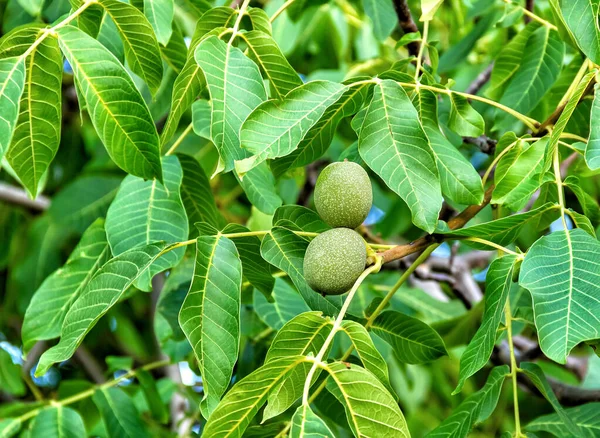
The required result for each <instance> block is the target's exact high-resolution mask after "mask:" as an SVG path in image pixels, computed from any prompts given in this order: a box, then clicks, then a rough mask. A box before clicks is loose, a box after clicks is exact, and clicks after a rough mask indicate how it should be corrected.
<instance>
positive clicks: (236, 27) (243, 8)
mask: <svg viewBox="0 0 600 438" xmlns="http://www.w3.org/2000/svg"><path fill="white" fill-rule="evenodd" d="M249 4H250V0H244V3H242V6H240V9H239V10H238V16H237V18H236V20H235V23H234V24H233V33H232V34H231V38H229V42H228V43H227V45H228V46H231V44H233V40H234V39H235V37H236V36H237V33H238V30H239V29H240V24H241V22H242V18H244V15H246V9H248V5H249Z"/></svg>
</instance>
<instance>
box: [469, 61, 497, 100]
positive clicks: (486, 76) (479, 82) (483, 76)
mask: <svg viewBox="0 0 600 438" xmlns="http://www.w3.org/2000/svg"><path fill="white" fill-rule="evenodd" d="M493 69H494V63H493V62H492V63H491V64H490V65H488V66H487V67H486V68H485V70H484V71H482V72H481V73H479V75H477V77H476V78H475V79H474V80H473V82H471V83H470V84H469V86H468V87H467V89H466V90H465V93H469V94H477V93H478V92H479V90H481V88H482V87H483V86H484V85H485V84H487V82H488V81H489V80H490V77H491V76H492V70H493Z"/></svg>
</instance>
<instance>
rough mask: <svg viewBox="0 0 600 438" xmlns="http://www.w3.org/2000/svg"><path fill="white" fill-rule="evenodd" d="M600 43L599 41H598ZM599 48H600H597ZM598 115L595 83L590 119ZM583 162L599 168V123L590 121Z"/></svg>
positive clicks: (598, 96) (598, 95)
mask: <svg viewBox="0 0 600 438" xmlns="http://www.w3.org/2000/svg"><path fill="white" fill-rule="evenodd" d="M599 44H600V43H599ZM598 50H600V48H599V49H598ZM599 117H600V87H598V86H597V85H596V88H595V92H594V102H593V103H592V113H591V114H590V120H598V118H599ZM585 162H586V163H587V165H588V166H589V167H590V169H592V170H597V169H600V124H598V123H597V122H596V123H591V125H590V136H589V138H588V142H587V146H586V148H585Z"/></svg>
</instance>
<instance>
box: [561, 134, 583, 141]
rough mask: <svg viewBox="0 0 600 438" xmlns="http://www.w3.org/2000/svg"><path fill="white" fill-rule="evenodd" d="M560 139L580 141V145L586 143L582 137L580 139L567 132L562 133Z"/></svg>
mask: <svg viewBox="0 0 600 438" xmlns="http://www.w3.org/2000/svg"><path fill="white" fill-rule="evenodd" d="M560 138H567V139H570V140H577V141H580V142H582V143H587V138H583V137H581V136H579V135H577V134H571V133H568V132H563V133H562V134H560Z"/></svg>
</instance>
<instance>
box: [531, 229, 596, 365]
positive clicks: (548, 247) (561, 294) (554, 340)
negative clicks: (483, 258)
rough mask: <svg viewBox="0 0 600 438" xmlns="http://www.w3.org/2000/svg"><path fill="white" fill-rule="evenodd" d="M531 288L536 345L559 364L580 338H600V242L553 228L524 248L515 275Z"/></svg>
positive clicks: (577, 231) (575, 232) (585, 235)
mask: <svg viewBox="0 0 600 438" xmlns="http://www.w3.org/2000/svg"><path fill="white" fill-rule="evenodd" d="M519 283H520V284H521V286H523V287H525V288H526V289H528V290H529V292H531V296H532V298H533V306H534V314H535V325H536V327H537V330H538V337H539V340H540V347H541V349H542V351H543V352H544V354H545V355H546V356H548V357H549V358H550V359H552V360H554V361H556V362H558V363H565V362H566V360H567V356H568V355H569V352H570V351H571V350H572V349H573V347H575V346H576V345H577V344H579V343H580V342H583V341H588V340H592V339H598V338H600V320H599V319H598V315H600V301H598V299H597V298H595V297H596V296H597V295H598V293H599V292H600V291H599V285H600V242H598V240H596V239H594V238H593V237H592V236H590V235H589V234H588V233H586V232H585V231H583V230H581V229H575V230H570V231H557V232H554V233H552V234H550V235H547V236H544V237H542V238H540V239H538V240H537V241H536V242H535V243H534V244H533V245H532V246H531V248H530V249H529V251H527V255H526V256H525V260H524V261H523V265H522V266H521V273H520V277H519Z"/></svg>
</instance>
